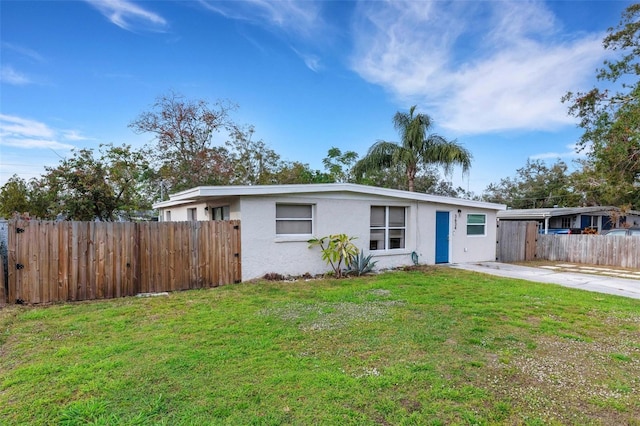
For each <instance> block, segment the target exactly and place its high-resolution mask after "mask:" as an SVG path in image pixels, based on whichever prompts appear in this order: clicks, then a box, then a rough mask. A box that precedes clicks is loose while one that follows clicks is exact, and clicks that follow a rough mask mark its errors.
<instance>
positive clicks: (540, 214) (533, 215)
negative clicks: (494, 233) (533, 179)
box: [498, 206, 640, 220]
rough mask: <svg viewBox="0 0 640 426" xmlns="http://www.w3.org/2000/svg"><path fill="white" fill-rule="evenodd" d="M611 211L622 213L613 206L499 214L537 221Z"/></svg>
mask: <svg viewBox="0 0 640 426" xmlns="http://www.w3.org/2000/svg"><path fill="white" fill-rule="evenodd" d="M611 211H620V209H619V208H618V207H613V206H592V207H549V208H545V209H513V210H503V211H500V212H498V219H504V220H535V219H545V218H548V217H556V216H571V215H578V214H593V213H601V214H608V213H609V212H611ZM627 214H630V215H640V212H638V211H630V212H627Z"/></svg>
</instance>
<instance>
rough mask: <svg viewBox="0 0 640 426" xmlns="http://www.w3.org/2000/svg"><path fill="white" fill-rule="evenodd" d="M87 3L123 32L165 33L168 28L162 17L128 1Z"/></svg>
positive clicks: (92, 1)
mask: <svg viewBox="0 0 640 426" xmlns="http://www.w3.org/2000/svg"><path fill="white" fill-rule="evenodd" d="M85 1H86V2H87V3H89V4H91V5H92V6H93V7H95V8H96V9H98V10H99V11H100V13H102V14H103V15H104V16H105V17H106V18H107V19H109V20H110V21H111V22H112V23H113V24H114V25H117V26H119V27H120V28H122V29H123V30H127V31H138V30H143V31H164V30H165V29H166V28H167V26H168V23H167V21H166V20H165V19H164V18H163V17H162V16H160V15H158V14H157V13H154V12H151V11H149V10H147V9H144V8H142V7H140V6H139V4H136V3H133V2H131V1H128V0H85Z"/></svg>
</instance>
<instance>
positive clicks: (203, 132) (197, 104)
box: [129, 92, 238, 193]
mask: <svg viewBox="0 0 640 426" xmlns="http://www.w3.org/2000/svg"><path fill="white" fill-rule="evenodd" d="M235 108H236V106H235V105H233V104H231V103H229V102H224V101H219V102H217V103H215V104H213V105H210V104H209V103H208V102H206V101H204V100H191V99H186V98H185V97H184V96H183V95H181V94H179V93H176V92H169V93H168V94H165V95H162V96H159V97H158V98H157V99H156V101H155V103H154V104H153V106H152V107H151V109H150V110H149V111H145V112H143V113H142V114H140V115H139V116H138V118H136V119H135V120H134V121H132V122H131V123H130V124H129V127H130V128H131V129H132V130H133V131H134V132H136V133H151V134H153V135H154V138H155V144H154V146H153V149H152V150H151V153H152V154H153V159H154V161H155V163H156V164H155V169H156V170H157V177H156V178H157V180H158V186H160V185H162V187H163V188H165V189H166V191H165V192H166V193H168V192H177V191H180V190H183V189H187V188H192V187H194V186H198V185H216V184H228V183H229V182H230V181H231V180H232V178H233V173H232V171H231V169H230V168H229V163H230V162H229V157H228V156H229V152H228V150H226V149H225V148H223V147H221V146H215V145H214V141H213V138H214V136H215V135H217V134H220V133H223V134H226V133H231V134H233V133H234V132H236V131H238V126H237V125H236V124H235V123H234V122H233V120H231V118H230V117H229V113H230V111H232V110H234V109H235Z"/></svg>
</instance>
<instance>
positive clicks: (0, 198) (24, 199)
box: [0, 175, 31, 219]
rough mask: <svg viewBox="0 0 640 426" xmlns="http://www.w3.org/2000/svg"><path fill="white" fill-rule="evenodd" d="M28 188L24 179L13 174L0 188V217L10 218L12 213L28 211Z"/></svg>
mask: <svg viewBox="0 0 640 426" xmlns="http://www.w3.org/2000/svg"><path fill="white" fill-rule="evenodd" d="M30 210H31V208H30V204H29V188H28V186H27V182H25V180H24V179H22V178H20V177H18V175H13V176H11V178H9V180H8V181H7V183H5V184H4V185H2V188H0V217H4V218H7V219H8V218H10V217H12V216H13V214H14V213H19V214H21V213H30Z"/></svg>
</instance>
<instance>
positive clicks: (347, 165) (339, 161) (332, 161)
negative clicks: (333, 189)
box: [322, 147, 358, 182]
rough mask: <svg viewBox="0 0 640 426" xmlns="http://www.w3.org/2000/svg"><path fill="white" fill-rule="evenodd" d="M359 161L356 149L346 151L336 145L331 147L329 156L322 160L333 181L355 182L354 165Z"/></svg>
mask: <svg viewBox="0 0 640 426" xmlns="http://www.w3.org/2000/svg"><path fill="white" fill-rule="evenodd" d="M357 161H358V154H357V153H356V152H354V151H345V152H344V153H343V152H342V151H341V150H340V149H339V148H336V147H331V148H330V149H329V151H328V152H327V156H326V157H325V158H324V159H323V160H322V164H323V165H324V169H325V170H326V171H327V172H328V173H329V176H331V179H332V182H353V180H354V176H353V166H354V165H355V164H356V162H357Z"/></svg>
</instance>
